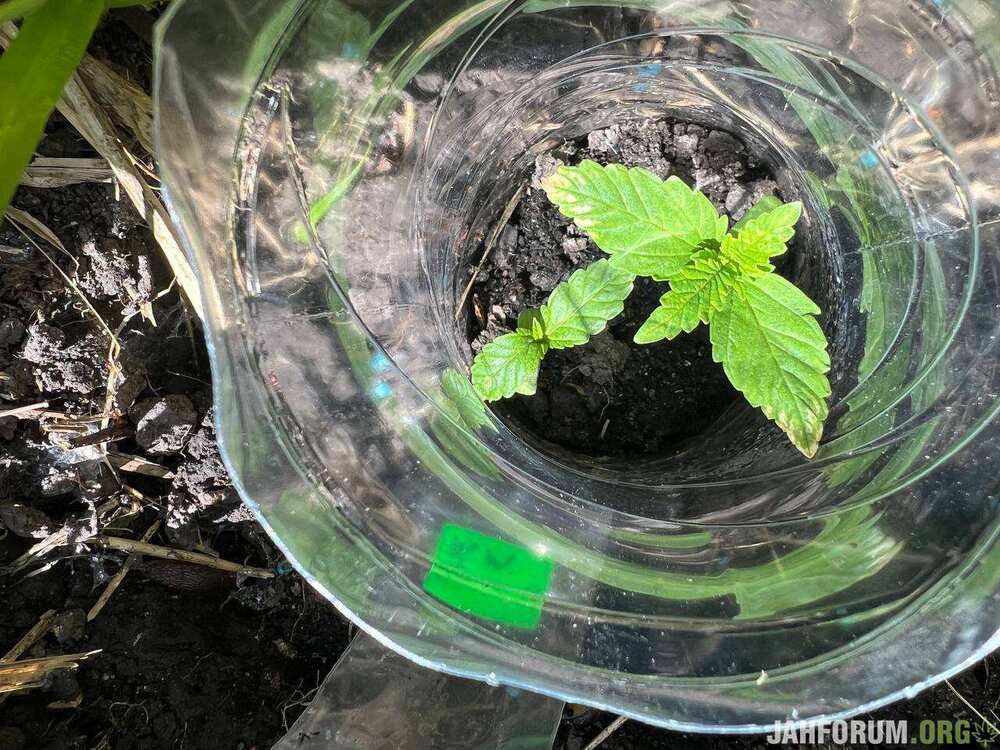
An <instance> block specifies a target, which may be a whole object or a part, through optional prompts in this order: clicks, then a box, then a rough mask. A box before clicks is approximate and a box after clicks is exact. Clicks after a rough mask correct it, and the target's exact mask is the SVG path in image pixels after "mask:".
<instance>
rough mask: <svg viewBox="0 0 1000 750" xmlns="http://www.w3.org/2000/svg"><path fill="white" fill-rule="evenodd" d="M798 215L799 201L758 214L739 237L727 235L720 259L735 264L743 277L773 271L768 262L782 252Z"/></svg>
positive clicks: (799, 210) (799, 209)
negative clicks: (724, 258)
mask: <svg viewBox="0 0 1000 750" xmlns="http://www.w3.org/2000/svg"><path fill="white" fill-rule="evenodd" d="M758 205H759V204H758ZM801 215H802V204H801V203H800V202H798V201H795V202H794V203H784V204H782V205H780V206H778V207H777V208H773V209H771V210H770V211H764V212H761V213H760V214H758V215H757V216H755V217H753V218H752V219H750V221H748V222H747V223H746V224H744V225H743V228H742V229H741V230H740V231H739V232H738V233H736V234H729V235H726V238H725V239H724V240H723V241H722V254H723V256H724V257H726V258H729V259H730V260H732V261H734V262H735V263H737V264H738V265H739V266H740V268H742V269H743V271H744V272H745V273H767V272H769V271H773V270H774V267H773V266H772V265H771V264H770V263H768V259H770V258H772V257H774V256H775V255H781V254H782V253H784V252H785V250H786V249H787V243H788V241H789V240H790V239H791V238H792V235H794V234H795V222H797V221H798V220H799V217H800V216H801Z"/></svg>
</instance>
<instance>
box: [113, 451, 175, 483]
mask: <svg viewBox="0 0 1000 750" xmlns="http://www.w3.org/2000/svg"><path fill="white" fill-rule="evenodd" d="M108 463H110V464H111V465H112V466H113V467H114V468H116V469H117V470H118V471H122V472H125V473H126V474H142V475H143V476H147V477H155V478H156V479H173V478H174V473H173V472H172V471H170V469H168V468H167V467H166V466H162V465H160V464H156V463H153V462H152V461H147V460H146V459H144V458H140V457H139V456H133V455H131V454H129V453H118V452H117V451H108Z"/></svg>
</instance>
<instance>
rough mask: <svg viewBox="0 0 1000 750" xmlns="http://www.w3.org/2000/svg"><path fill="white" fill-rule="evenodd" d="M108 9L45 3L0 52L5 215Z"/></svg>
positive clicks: (99, 4)
mask: <svg viewBox="0 0 1000 750" xmlns="http://www.w3.org/2000/svg"><path fill="white" fill-rule="evenodd" d="M103 13H104V2H103V0H58V1H57V2H49V3H46V4H45V5H43V6H41V7H40V8H38V9H36V10H35V11H34V12H33V13H31V14H30V15H29V16H28V17H27V18H25V20H24V24H23V25H22V26H21V30H20V32H19V33H18V35H17V37H16V38H15V39H14V42H13V44H11V45H10V48H9V49H8V50H7V51H6V52H5V53H4V54H3V56H2V57H0V154H2V155H3V157H2V159H0V216H2V215H3V212H4V211H6V209H7V206H8V205H9V204H10V199H11V198H12V197H13V196H14V191H15V190H16V189H17V185H18V183H19V182H20V180H21V175H22V174H23V172H24V168H25V167H26V166H27V164H28V161H29V160H30V159H31V155H32V152H33V151H34V149H35V146H36V145H38V141H39V139H40V138H41V136H42V131H43V129H44V128H45V122H46V120H48V117H49V115H50V114H51V113H52V110H53V109H54V108H55V105H56V102H57V101H58V100H59V97H60V95H61V94H62V90H63V87H64V86H65V85H66V81H67V80H69V77H70V76H71V75H72V74H73V71H74V70H76V66H77V65H78V64H79V62H80V60H81V58H82V57H83V53H84V52H85V51H86V49H87V43H88V42H89V41H90V36H91V34H93V32H94V29H95V28H96V27H97V22H98V21H99V20H100V18H101V15H102V14H103Z"/></svg>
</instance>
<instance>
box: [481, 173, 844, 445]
mask: <svg viewBox="0 0 1000 750" xmlns="http://www.w3.org/2000/svg"><path fill="white" fill-rule="evenodd" d="M542 186H543V188H544V189H545V192H546V194H547V195H548V197H549V199H550V200H551V201H552V202H553V203H554V204H556V206H558V207H559V210H560V211H561V212H562V213H563V214H564V215H565V216H567V217H569V218H571V219H574V220H575V221H576V224H577V226H579V227H580V228H581V229H582V230H584V231H585V232H586V233H587V234H588V235H590V237H591V238H592V239H593V240H594V242H595V243H596V244H597V246H598V247H599V248H600V249H601V250H603V251H604V252H606V253H607V254H608V255H609V256H610V258H609V259H602V260H599V261H597V262H596V263H594V264H593V265H591V266H589V267H587V268H585V269H581V270H579V271H576V272H575V273H574V274H573V275H572V276H570V278H569V279H568V280H567V281H565V282H563V283H562V284H559V285H558V286H557V287H556V288H555V289H554V290H553V292H552V294H551V295H550V296H549V298H548V300H547V301H546V302H545V304H544V305H542V307H541V309H539V310H529V311H526V312H524V313H522V314H521V315H520V316H519V318H518V325H517V330H516V331H515V332H514V333H510V334H506V335H504V336H500V337H499V338H497V339H496V340H494V341H493V342H491V343H490V344H488V345H487V346H485V347H484V348H483V350H482V351H481V352H480V353H479V355H478V356H477V357H476V360H475V362H474V363H473V366H472V382H473V385H474V386H475V387H476V390H477V391H478V392H479V394H480V396H482V398H483V399H484V400H487V401H493V400H497V399H500V398H507V397H509V396H512V395H514V394H515V393H521V394H525V395H531V394H533V393H534V392H535V388H536V383H537V378H538V368H539V366H540V364H541V361H542V358H543V357H544V356H545V353H546V352H547V351H548V350H549V349H561V348H567V347H570V346H578V345H580V344H584V343H586V342H587V341H588V340H589V338H590V337H591V336H593V335H594V334H596V333H599V332H600V331H602V330H603V329H604V327H605V326H606V325H607V322H608V321H609V320H611V319H612V318H614V317H615V316H616V315H618V314H619V313H621V311H622V309H623V306H624V300H625V299H626V297H628V295H629V293H630V292H631V291H632V282H633V280H634V278H635V276H648V277H650V278H653V279H655V280H657V281H666V282H669V284H670V291H668V292H667V293H666V294H664V295H663V296H662V297H661V298H660V306H659V307H658V308H656V310H654V311H653V313H652V314H651V315H650V316H649V319H648V320H647V321H646V322H645V323H643V325H642V326H641V327H640V328H639V330H638V331H637V332H636V335H635V341H636V343H639V344H649V343H653V342H655V341H660V340H661V339H673V338H675V337H676V336H678V335H679V334H680V333H681V332H688V333H689V332H691V331H693V330H694V329H695V328H696V327H697V326H698V325H699V324H701V323H707V324H708V326H709V337H710V339H711V342H712V358H713V359H714V360H715V361H716V362H720V363H721V364H722V366H723V369H724V370H725V372H726V376H727V377H728V378H729V380H730V382H731V383H732V384H733V386H735V387H736V388H737V389H738V390H739V391H740V392H742V393H743V395H744V396H746V398H747V400H748V401H749V402H750V404H751V405H753V406H755V407H759V408H760V409H761V410H762V411H763V412H764V414H765V415H766V416H767V417H768V418H769V419H771V420H773V421H774V422H775V423H776V424H777V425H778V427H780V428H781V429H782V430H784V432H785V433H786V434H787V435H788V437H789V439H790V440H791V441H792V443H793V444H794V445H795V446H796V447H797V448H798V449H799V450H800V451H802V453H804V454H805V455H806V456H808V457H812V456H814V455H815V454H816V451H817V449H818V448H819V439H820V437H821V436H822V434H823V423H824V422H825V421H826V417H827V414H828V407H827V403H826V399H827V397H828V396H829V395H830V383H829V380H828V378H827V376H826V373H827V372H828V371H829V369H830V358H829V355H828V354H827V341H826V337H825V336H824V335H823V331H822V329H821V328H820V327H819V324H818V323H817V321H816V319H815V316H816V315H818V314H819V313H820V309H819V308H818V307H817V306H816V305H815V304H814V303H813V301H812V300H810V299H809V297H807V296H806V295H805V294H804V293H803V292H802V291H801V290H799V289H798V288H797V287H796V286H795V285H794V284H792V283H791V282H789V281H787V280H786V279H784V278H782V277H781V276H779V275H778V274H776V273H775V272H774V266H773V265H772V264H771V262H770V260H771V258H773V257H775V256H778V255H781V254H782V253H784V252H785V250H786V249H787V243H788V241H789V240H790V239H791V238H792V236H793V234H794V231H795V230H794V226H795V224H796V222H797V221H798V220H799V217H800V215H801V212H802V205H801V204H800V203H798V202H795V203H787V204H782V203H781V202H780V201H778V200H777V199H775V198H766V199H764V200H762V201H761V202H759V203H758V204H757V205H755V206H754V207H753V208H752V209H751V210H750V211H749V212H748V213H747V215H746V216H744V217H743V218H742V219H741V220H740V221H739V222H738V223H737V224H736V225H735V226H733V228H732V230H730V229H729V221H728V219H727V218H726V217H724V216H720V215H719V213H718V212H717V211H716V210H715V207H714V206H712V203H711V202H710V201H709V200H708V198H707V197H705V196H704V195H703V194H702V193H700V192H698V191H696V190H693V189H691V188H690V187H688V186H687V185H686V184H685V183H684V182H683V181H682V180H680V179H679V178H677V177H671V178H670V179H668V180H666V181H663V180H661V179H660V178H659V177H657V176H656V175H654V174H653V173H652V172H649V171H647V170H645V169H638V168H634V169H627V168H625V167H624V166H622V165H620V164H611V165H608V166H604V167H602V166H601V165H599V164H597V163H596V162H592V161H584V162H583V163H582V164H580V165H579V166H578V167H560V168H559V169H558V170H557V171H556V172H555V173H554V174H552V175H550V176H549V177H548V178H547V179H546V180H544V181H543V184H542Z"/></svg>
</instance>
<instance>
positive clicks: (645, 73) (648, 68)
mask: <svg viewBox="0 0 1000 750" xmlns="http://www.w3.org/2000/svg"><path fill="white" fill-rule="evenodd" d="M662 72H663V65H661V64H660V63H648V64H647V65H643V66H641V67H640V68H639V78H655V77H656V76H658V75H660V73H662Z"/></svg>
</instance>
